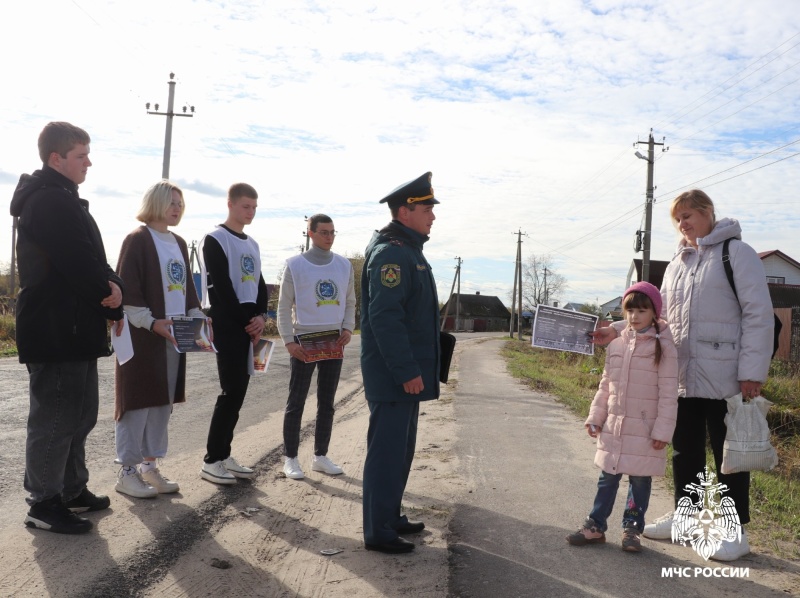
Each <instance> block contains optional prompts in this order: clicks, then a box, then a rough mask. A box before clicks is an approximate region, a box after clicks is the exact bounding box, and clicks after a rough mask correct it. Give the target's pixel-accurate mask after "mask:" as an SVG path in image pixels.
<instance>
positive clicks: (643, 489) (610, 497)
mask: <svg viewBox="0 0 800 598" xmlns="http://www.w3.org/2000/svg"><path fill="white" fill-rule="evenodd" d="M623 475H624V474H621V473H618V474H611V473H608V472H605V471H604V472H602V473H601V474H600V479H599V480H598V481H597V495H596V496H595V499H594V506H593V507H592V512H591V513H589V517H591V518H592V519H593V520H594V522H595V523H596V524H597V527H598V528H600V530H601V531H606V530H607V529H608V518H609V517H610V516H611V511H612V510H613V509H614V501H615V500H616V498H617V489H618V488H619V482H620V480H621V479H622V476H623ZM652 480H653V478H651V477H650V476H636V475H631V476H628V482H629V484H628V499H627V501H626V502H625V512H624V513H623V514H622V527H623V529H625V528H631V527H632V528H636V529H637V530H638V531H639V533H642V532H643V531H644V514H645V513H646V512H647V507H648V505H649V504H650V487H651V485H652Z"/></svg>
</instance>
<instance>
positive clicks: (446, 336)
mask: <svg viewBox="0 0 800 598" xmlns="http://www.w3.org/2000/svg"><path fill="white" fill-rule="evenodd" d="M439 347H440V349H441V352H442V353H441V357H440V358H439V382H441V383H442V384H446V383H447V378H448V376H449V375H450V362H451V361H452V360H453V351H454V350H455V348H456V337H454V336H453V335H452V334H450V333H449V332H440V333H439Z"/></svg>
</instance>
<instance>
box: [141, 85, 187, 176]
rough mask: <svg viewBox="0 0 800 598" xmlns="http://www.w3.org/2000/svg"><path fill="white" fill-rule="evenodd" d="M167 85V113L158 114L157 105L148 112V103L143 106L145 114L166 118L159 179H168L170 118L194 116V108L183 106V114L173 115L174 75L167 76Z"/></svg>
mask: <svg viewBox="0 0 800 598" xmlns="http://www.w3.org/2000/svg"><path fill="white" fill-rule="evenodd" d="M167 85H169V99H168V100H167V111H166V112H159V111H158V104H156V105H155V110H154V111H151V110H150V102H147V104H145V107H146V108H147V114H157V115H159V116H166V117H167V131H166V133H165V135H164V164H163V166H162V167H161V178H162V179H168V178H169V157H170V153H171V152H172V118H173V117H174V116H188V117H190V118H191V117H192V116H194V106H184V107H183V114H180V113H177V114H176V113H175V112H174V111H173V108H174V106H175V73H170V74H169V81H167ZM186 110H189V111H190V112H191V114H186Z"/></svg>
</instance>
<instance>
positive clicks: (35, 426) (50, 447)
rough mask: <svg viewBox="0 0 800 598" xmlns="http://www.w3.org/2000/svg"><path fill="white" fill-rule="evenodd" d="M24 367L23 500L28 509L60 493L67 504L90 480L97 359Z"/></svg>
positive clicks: (96, 394) (96, 396) (30, 364)
mask: <svg viewBox="0 0 800 598" xmlns="http://www.w3.org/2000/svg"><path fill="white" fill-rule="evenodd" d="M44 342H46V341H44ZM27 368H28V373H29V374H30V412H29V414H28V437H27V440H26V443H25V490H27V491H28V492H29V493H30V497H29V498H27V499H26V500H27V502H28V504H29V505H33V504H35V503H38V502H41V501H43V500H46V499H49V498H53V497H54V496H59V495H60V496H61V497H62V499H63V500H65V501H67V500H71V499H73V498H75V497H76V496H78V495H79V494H80V493H81V492H82V491H83V489H84V488H86V484H87V483H88V482H89V470H88V469H86V437H87V436H88V435H89V432H91V431H92V429H93V428H94V426H95V424H96V423H97V408H98V404H99V398H98V390H97V360H96V359H90V360H88V361H67V362H58V363H29V364H27Z"/></svg>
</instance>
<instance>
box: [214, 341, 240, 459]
mask: <svg viewBox="0 0 800 598" xmlns="http://www.w3.org/2000/svg"><path fill="white" fill-rule="evenodd" d="M249 342H250V341H249V340H245V341H244V342H242V343H238V344H236V345H235V349H233V350H227V351H224V352H223V351H220V352H219V353H217V370H218V371H219V385H220V388H222V394H220V395H219V396H218V397H217V403H216V405H214V413H213V415H212V416H211V425H210V426H209V428H208V441H207V443H206V456H205V457H204V458H203V461H205V462H206V463H215V462H217V461H222V460H224V459H227V458H228V457H230V456H231V442H233V430H234V428H236V424H237V422H238V421H239V410H240V409H241V408H242V403H244V396H245V395H246V394H247V386H248V385H249V384H250V374H248V370H247V366H248V358H249Z"/></svg>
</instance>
